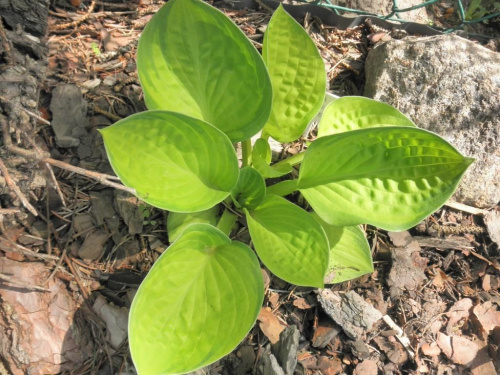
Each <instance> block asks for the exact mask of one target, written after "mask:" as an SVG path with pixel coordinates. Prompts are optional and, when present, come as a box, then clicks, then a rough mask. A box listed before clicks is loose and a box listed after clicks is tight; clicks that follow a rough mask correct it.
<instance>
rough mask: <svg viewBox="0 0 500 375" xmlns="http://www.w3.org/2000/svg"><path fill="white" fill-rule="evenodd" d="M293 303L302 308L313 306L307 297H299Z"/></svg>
mask: <svg viewBox="0 0 500 375" xmlns="http://www.w3.org/2000/svg"><path fill="white" fill-rule="evenodd" d="M293 305H294V306H295V307H297V308H299V309H301V310H307V309H310V308H311V307H312V306H311V305H310V304H309V302H307V300H306V299H305V298H297V299H296V300H295V301H293Z"/></svg>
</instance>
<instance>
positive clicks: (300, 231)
mask: <svg viewBox="0 0 500 375" xmlns="http://www.w3.org/2000/svg"><path fill="white" fill-rule="evenodd" d="M246 217H247V222H248V229H249V231H250V236H251V237H252V241H253V244H254V247H255V250H256V251H257V254H258V255H259V258H260V259H261V260H262V262H263V263H264V264H265V265H266V267H267V268H269V270H270V271H271V272H272V273H274V274H275V275H276V276H278V277H280V278H281V279H283V280H285V281H287V282H289V283H292V284H296V285H302V286H313V287H317V288H322V287H323V278H324V276H325V272H326V267H327V265H328V240H327V239H326V235H325V232H324V231H323V229H322V228H321V225H320V224H319V223H318V222H317V221H316V220H314V218H312V217H311V215H309V214H308V213H307V212H306V211H304V210H303V209H302V208H300V207H298V206H296V205H294V204H292V203H290V202H289V201H287V200H286V199H284V198H281V197H278V196H274V195H268V196H266V198H265V199H264V201H263V202H262V204H261V205H260V206H259V207H257V208H256V209H255V211H253V212H248V211H246Z"/></svg>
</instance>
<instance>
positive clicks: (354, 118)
mask: <svg viewBox="0 0 500 375" xmlns="http://www.w3.org/2000/svg"><path fill="white" fill-rule="evenodd" d="M383 126H411V127H415V124H414V123H413V122H412V121H411V120H410V119H409V118H408V117H406V116H405V115H403V114H402V113H401V112H399V111H398V110H397V109H396V108H394V107H391V106H390V105H389V104H386V103H382V102H379V101H376V100H373V99H368V98H364V97H362V96H344V97H342V98H339V99H336V100H334V101H333V102H331V103H330V104H328V106H327V107H326V108H325V110H324V111H323V116H322V117H321V121H320V122H319V125H318V137H323V136H325V135H331V134H337V133H343V132H348V131H351V130H358V129H366V128H377V127H383Z"/></svg>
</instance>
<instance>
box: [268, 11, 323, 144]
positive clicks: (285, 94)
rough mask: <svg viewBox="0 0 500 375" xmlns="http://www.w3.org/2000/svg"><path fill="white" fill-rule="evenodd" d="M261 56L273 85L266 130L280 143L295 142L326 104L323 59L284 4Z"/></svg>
mask: <svg viewBox="0 0 500 375" xmlns="http://www.w3.org/2000/svg"><path fill="white" fill-rule="evenodd" d="M262 57H263V58H264V61H265V63H266V66H267V69H268V71H269V75H270V76H271V82H272V86H273V105H272V112H271V117H270V118H269V121H268V123H267V124H266V126H265V127H264V130H263V132H264V133H265V134H266V135H270V136H271V137H273V138H274V139H276V140H278V141H280V142H291V141H294V140H296V139H297V138H299V137H300V136H301V135H302V133H303V132H304V129H305V128H306V126H307V124H308V123H309V121H311V119H312V118H313V117H314V116H315V115H316V113H317V112H318V111H319V109H320V108H321V105H322V103H323V99H324V97H325V90H326V71H325V65H324V62H323V59H322V57H321V55H320V54H319V52H318V49H317V48H316V45H315V44H314V42H313V41H312V39H311V38H310V37H309V35H308V34H307V32H306V31H305V30H304V28H303V27H302V26H300V25H299V24H298V23H297V22H296V21H295V20H294V19H293V18H292V17H291V16H290V15H289V14H288V13H287V12H286V11H285V10H284V9H283V7H282V6H281V5H280V6H279V8H278V9H277V10H276V11H275V12H274V14H273V17H272V18H271V21H270V22H269V25H268V27H267V30H266V33H265V35H264V43H263V47H262Z"/></svg>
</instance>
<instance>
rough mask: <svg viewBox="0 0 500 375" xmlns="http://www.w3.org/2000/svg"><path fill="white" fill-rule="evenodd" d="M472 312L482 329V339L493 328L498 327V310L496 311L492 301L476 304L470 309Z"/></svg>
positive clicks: (499, 315)
mask: <svg viewBox="0 0 500 375" xmlns="http://www.w3.org/2000/svg"><path fill="white" fill-rule="evenodd" d="M472 313H473V314H474V317H475V318H476V319H477V322H478V323H479V326H480V328H481V330H482V336H483V339H486V338H487V337H488V335H489V334H490V332H491V331H492V330H493V329H495V328H496V327H500V312H498V311H497V309H496V307H495V306H494V305H493V303H492V301H488V302H485V303H483V304H481V305H477V306H476V307H474V309H472Z"/></svg>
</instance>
